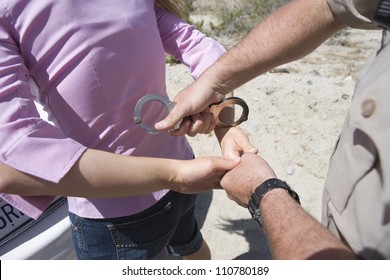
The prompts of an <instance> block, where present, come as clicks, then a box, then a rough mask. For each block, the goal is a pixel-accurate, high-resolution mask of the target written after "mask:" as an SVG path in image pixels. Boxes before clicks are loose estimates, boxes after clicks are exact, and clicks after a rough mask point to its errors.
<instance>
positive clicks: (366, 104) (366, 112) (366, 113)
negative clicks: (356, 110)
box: [362, 99, 376, 118]
mask: <svg viewBox="0 0 390 280" xmlns="http://www.w3.org/2000/svg"><path fill="white" fill-rule="evenodd" d="M375 107H376V103H375V101H374V100H372V99H367V100H364V101H363V104H362V115H363V117H365V118H369V117H371V115H372V114H373V113H374V111H375Z"/></svg>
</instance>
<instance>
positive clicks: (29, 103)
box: [0, 11, 85, 218]
mask: <svg viewBox="0 0 390 280" xmlns="http://www.w3.org/2000/svg"><path fill="white" fill-rule="evenodd" d="M13 36H15V34H13V30H12V27H11V25H10V24H9V21H8V20H7V19H6V16H5V15H4V14H3V13H2V12H1V11H0V161H1V162H3V163H4V164H6V165H8V166H10V167H12V168H15V169H17V170H19V171H22V172H25V173H28V174H30V175H34V176H37V177H40V178H43V179H46V180H48V181H52V182H58V181H59V180H60V179H61V178H62V177H63V176H64V175H65V174H66V173H67V172H68V171H69V169H70V168H71V167H72V166H73V164H74V163H75V162H76V161H77V159H78V158H79V157H80V156H81V154H82V153H83V152H84V150H85V147H83V146H82V145H81V144H79V143H77V142H76V141H74V140H72V139H69V138H67V137H66V136H65V135H64V134H63V133H62V131H61V130H59V129H57V128H56V127H54V126H52V125H51V124H49V123H48V122H46V121H44V120H42V119H41V118H40V116H39V113H38V111H37V109H36V106H35V103H34V96H33V95H32V94H31V91H30V85H29V81H30V77H29V71H28V69H27V67H26V66H25V64H24V61H23V58H22V56H21V54H20V51H19V48H18V45H17V44H16V43H15V41H14V40H13V38H14V37H13ZM1 196H2V197H3V198H4V199H5V200H7V201H8V202H10V203H11V204H13V205H14V206H15V207H17V208H18V209H19V210H21V211H23V212H24V213H25V214H27V215H29V216H32V217H35V218H36V217H37V216H38V215H39V214H40V213H41V212H42V211H43V210H44V209H45V208H46V207H47V206H48V204H49V203H50V202H51V201H52V197H19V196H14V195H5V194H1Z"/></svg>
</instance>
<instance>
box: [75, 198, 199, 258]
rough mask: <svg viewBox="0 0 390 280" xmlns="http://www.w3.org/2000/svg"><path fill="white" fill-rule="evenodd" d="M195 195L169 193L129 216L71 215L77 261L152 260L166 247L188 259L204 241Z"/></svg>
mask: <svg viewBox="0 0 390 280" xmlns="http://www.w3.org/2000/svg"><path fill="white" fill-rule="evenodd" d="M195 200H196V196H195V195H184V194H179V193H176V192H172V191H171V192H169V193H168V194H167V195H165V197H164V198H162V199H161V200H160V201H159V202H158V203H156V204H155V205H153V206H152V207H150V208H148V209H146V210H144V211H142V212H140V213H137V214H135V215H131V216H128V217H120V218H112V219H86V218H82V217H79V216H77V215H75V214H73V213H69V218H70V221H71V224H72V238H73V243H74V246H75V249H76V256H77V258H78V259H105V260H108V259H114V260H138V259H152V258H153V257H154V256H156V255H157V254H158V253H159V252H160V251H161V250H163V249H164V248H166V250H167V252H168V253H169V254H171V255H176V256H185V255H189V254H192V253H194V252H196V251H197V250H199V248H200V247H201V245H202V242H203V238H202V235H201V233H200V231H199V228H198V225H197V222H196V220H195V215H194V211H195Z"/></svg>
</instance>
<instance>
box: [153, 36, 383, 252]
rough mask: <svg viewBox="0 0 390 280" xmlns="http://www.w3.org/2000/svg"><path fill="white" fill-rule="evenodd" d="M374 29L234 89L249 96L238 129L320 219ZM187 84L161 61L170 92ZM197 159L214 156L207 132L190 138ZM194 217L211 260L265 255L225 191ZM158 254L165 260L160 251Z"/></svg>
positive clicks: (336, 40) (374, 42)
mask: <svg viewBox="0 0 390 280" xmlns="http://www.w3.org/2000/svg"><path fill="white" fill-rule="evenodd" d="M380 35H381V34H380V32H379V31H359V30H347V31H344V32H342V33H340V34H338V35H337V36H335V37H333V38H331V39H329V40H328V41H327V42H326V43H325V44H323V45H322V46H321V47H320V48H318V49H317V50H316V51H315V52H313V53H312V54H310V55H309V56H307V57H305V58H303V59H301V60H299V61H296V62H293V63H290V64H286V65H283V66H281V67H279V68H277V69H275V70H273V71H270V72H268V73H266V74H264V75H262V76H260V77H258V78H256V79H255V80H252V81H251V82H249V83H247V84H246V85H244V86H242V87H240V88H239V89H237V90H236V91H235V95H236V96H239V97H241V98H243V99H244V100H246V101H247V103H248V104H249V107H250V113H249V120H248V121H247V122H245V123H244V124H242V125H241V126H240V127H241V128H242V130H243V131H244V132H245V133H247V134H248V135H249V137H250V139H251V141H252V143H253V144H254V145H255V146H256V147H258V148H259V151H260V154H261V155H262V156H263V157H264V158H266V159H267V160H268V161H269V162H270V164H271V165H272V166H273V167H274V169H275V171H276V173H277V174H278V176H279V177H280V178H282V179H284V180H286V181H287V182H288V183H289V184H290V185H292V186H293V188H294V189H295V190H296V191H297V192H298V193H299V195H300V197H301V201H302V205H303V207H304V208H305V209H306V210H307V211H308V212H309V213H310V214H311V215H313V216H314V217H315V218H316V219H320V214H321V196H322V190H323V184H324V180H325V177H326V173H327V169H328V162H329V158H330V155H331V153H332V151H333V148H334V145H335V142H336V140H337V137H338V134H339V132H340V129H341V126H342V124H343V122H344V119H345V116H346V112H347V110H348V108H349V104H350V100H351V97H352V93H353V89H354V85H355V82H356V79H357V73H358V72H359V70H360V69H361V68H362V66H363V65H364V62H365V60H366V59H367V58H369V57H371V56H373V55H374V54H375V51H376V50H377V49H378V47H379V45H380ZM191 82H192V79H191V77H190V76H189V75H188V72H187V68H186V67H185V66H184V65H174V66H170V65H167V84H168V94H169V95H171V96H174V95H175V94H176V93H177V92H178V91H179V90H180V89H182V88H184V87H186V86H188V85H189V84H190V83H191ZM189 141H190V143H191V144H192V146H193V148H194V151H195V153H196V155H197V156H200V155H220V149H219V145H218V143H217V141H216V138H215V137H214V136H213V135H199V136H197V137H194V138H189ZM196 214H197V217H198V221H199V224H200V226H201V231H202V233H203V235H204V238H205V240H206V241H207V243H208V244H209V246H210V248H211V251H212V256H213V259H217V260H224V259H269V258H270V254H269V250H268V247H267V243H266V240H265V238H264V236H263V234H262V232H261V230H260V228H259V227H258V225H257V224H256V223H255V222H254V221H253V220H252V219H251V217H250V215H249V213H248V210H247V209H245V208H241V207H239V206H238V205H236V204H235V203H234V202H232V201H231V200H229V199H228V198H227V197H226V195H225V192H224V191H223V190H214V191H212V192H207V193H204V194H201V195H200V196H199V200H198V206H197V213H196ZM159 258H162V259H165V258H166V257H165V256H164V255H161V256H159Z"/></svg>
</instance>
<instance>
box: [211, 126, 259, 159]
mask: <svg viewBox="0 0 390 280" xmlns="http://www.w3.org/2000/svg"><path fill="white" fill-rule="evenodd" d="M215 135H216V136H217V138H218V141H219V143H220V146H221V151H222V155H223V157H224V158H226V159H238V158H240V157H241V155H242V154H244V153H252V154H257V153H258V149H257V148H256V147H255V146H253V145H252V144H251V143H250V141H249V138H248V135H246V134H245V133H244V132H242V130H241V129H240V128H238V127H229V128H221V127H216V128H215Z"/></svg>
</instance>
